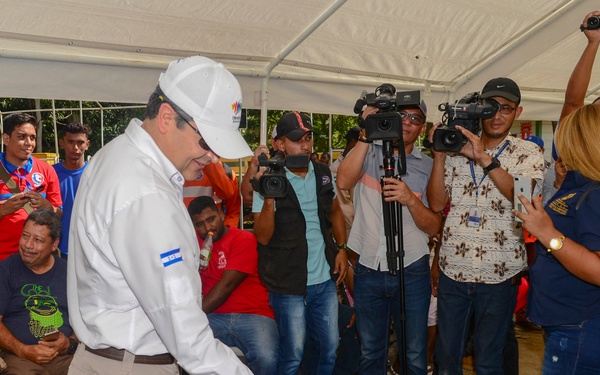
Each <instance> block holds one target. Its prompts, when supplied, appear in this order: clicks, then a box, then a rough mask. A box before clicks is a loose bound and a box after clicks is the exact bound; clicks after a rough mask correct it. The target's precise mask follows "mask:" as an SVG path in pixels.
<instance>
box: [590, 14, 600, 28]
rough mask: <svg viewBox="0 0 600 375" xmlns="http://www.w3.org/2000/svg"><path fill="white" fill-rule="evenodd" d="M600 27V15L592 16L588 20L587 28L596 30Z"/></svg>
mask: <svg viewBox="0 0 600 375" xmlns="http://www.w3.org/2000/svg"><path fill="white" fill-rule="evenodd" d="M598 28H600V17H598V16H591V17H590V18H588V21H587V29H588V30H595V29H598Z"/></svg>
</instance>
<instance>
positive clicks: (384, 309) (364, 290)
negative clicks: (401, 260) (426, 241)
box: [354, 255, 431, 375]
mask: <svg viewBox="0 0 600 375" xmlns="http://www.w3.org/2000/svg"><path fill="white" fill-rule="evenodd" d="M430 295H431V283H430V277H429V256H428V255H426V256H424V257H422V258H421V259H419V260H417V261H416V262H414V263H412V264H411V265H409V266H408V267H405V268H404V298H405V301H406V352H407V365H408V371H409V373H410V374H426V373H427V314H428V312H429V299H430ZM354 308H355V310H356V329H357V331H358V338H359V341H360V351H361V358H360V370H359V372H360V374H365V375H384V374H387V351H388V343H389V334H390V322H391V319H393V321H394V327H395V328H396V337H397V338H398V352H399V355H400V364H401V366H400V368H402V363H404V358H402V339H401V338H402V331H401V327H402V325H401V320H400V281H399V275H396V276H392V275H390V274H389V272H381V271H377V270H373V269H370V268H367V267H365V266H363V265H362V264H360V263H359V262H357V263H356V267H355V268H354ZM390 318H391V319H390Z"/></svg>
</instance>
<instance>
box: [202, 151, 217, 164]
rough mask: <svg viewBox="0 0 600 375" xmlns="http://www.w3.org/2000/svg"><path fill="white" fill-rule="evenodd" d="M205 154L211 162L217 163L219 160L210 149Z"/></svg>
mask: <svg viewBox="0 0 600 375" xmlns="http://www.w3.org/2000/svg"><path fill="white" fill-rule="evenodd" d="M206 156H208V157H209V158H210V162H211V163H218V162H219V160H221V159H220V158H219V157H218V156H217V155H215V154H214V153H213V152H212V151H209V152H207V153H206Z"/></svg>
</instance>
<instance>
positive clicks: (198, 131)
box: [171, 106, 219, 157]
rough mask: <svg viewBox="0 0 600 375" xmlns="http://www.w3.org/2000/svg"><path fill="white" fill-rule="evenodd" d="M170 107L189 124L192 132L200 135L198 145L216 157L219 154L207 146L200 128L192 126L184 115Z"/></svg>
mask: <svg viewBox="0 0 600 375" xmlns="http://www.w3.org/2000/svg"><path fill="white" fill-rule="evenodd" d="M171 108H173V111H175V113H177V116H179V117H180V118H181V119H182V120H183V121H185V123H186V124H188V125H189V126H190V128H192V130H193V131H194V133H196V134H198V136H199V137H200V139H199V140H198V144H199V145H200V147H202V148H203V149H205V150H206V151H208V152H211V153H213V155H215V156H217V157H218V156H219V155H217V154H216V153H215V152H214V151H213V150H212V149H211V148H210V146H208V143H206V141H205V140H204V137H203V136H202V134H200V130H198V129H196V128H195V127H194V126H192V124H190V122H189V121H188V120H186V119H185V117H184V116H182V115H181V113H179V111H178V110H176V109H175V107H173V106H171Z"/></svg>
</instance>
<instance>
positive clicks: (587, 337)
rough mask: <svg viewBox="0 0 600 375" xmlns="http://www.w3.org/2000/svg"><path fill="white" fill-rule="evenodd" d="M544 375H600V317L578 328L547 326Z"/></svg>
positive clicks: (574, 326)
mask: <svg viewBox="0 0 600 375" xmlns="http://www.w3.org/2000/svg"><path fill="white" fill-rule="evenodd" d="M544 333H545V347H546V348H545V350H544V364H543V366H542V374H544V375H554V374H556V375H575V374H577V375H588V374H590V375H591V374H598V373H600V355H599V354H598V348H600V318H595V319H591V320H586V321H585V322H583V323H581V324H577V325H568V326H567V325H564V326H553V327H544Z"/></svg>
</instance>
